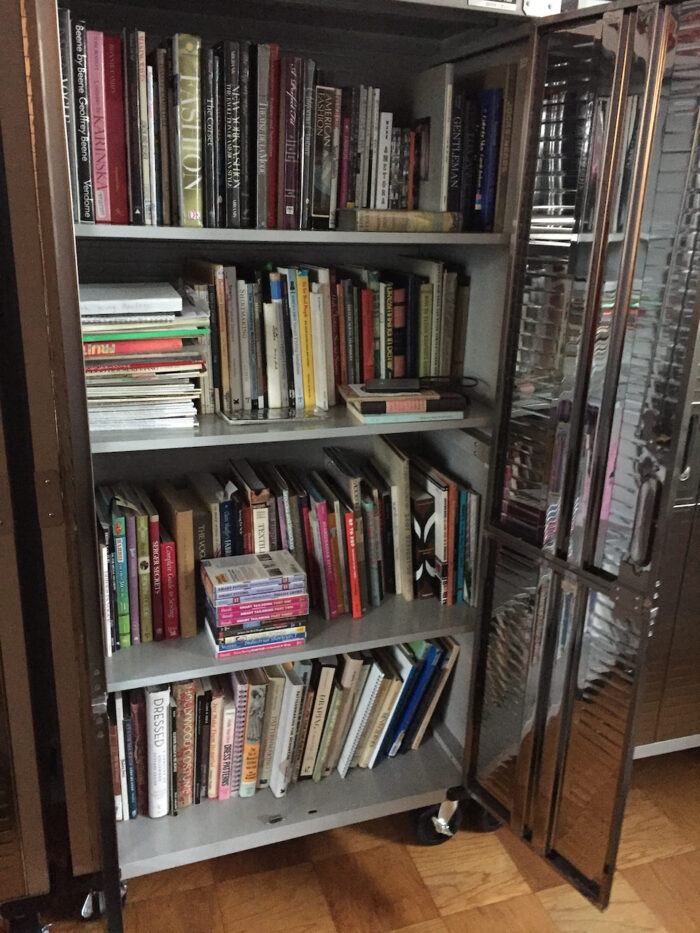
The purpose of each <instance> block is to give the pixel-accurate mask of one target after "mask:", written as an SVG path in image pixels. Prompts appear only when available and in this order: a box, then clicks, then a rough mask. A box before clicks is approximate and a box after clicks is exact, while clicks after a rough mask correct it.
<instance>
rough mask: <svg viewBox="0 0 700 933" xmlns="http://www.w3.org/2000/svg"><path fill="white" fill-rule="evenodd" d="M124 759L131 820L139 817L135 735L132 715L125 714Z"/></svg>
mask: <svg viewBox="0 0 700 933" xmlns="http://www.w3.org/2000/svg"><path fill="white" fill-rule="evenodd" d="M123 722H124V757H125V762H126V786H127V796H128V801H129V819H130V820H135V819H136V818H137V816H138V805H137V802H136V766H135V763H134V734H133V729H132V725H131V713H129V714H127V713H124V720H123Z"/></svg>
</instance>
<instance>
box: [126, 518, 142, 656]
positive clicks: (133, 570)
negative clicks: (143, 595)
mask: <svg viewBox="0 0 700 933" xmlns="http://www.w3.org/2000/svg"><path fill="white" fill-rule="evenodd" d="M126 563H127V577H128V589H129V627H130V629H131V644H132V645H136V644H138V643H139V642H140V641H141V624H140V617H139V559H138V551H137V545H136V518H135V517H134V516H133V515H127V516H126Z"/></svg>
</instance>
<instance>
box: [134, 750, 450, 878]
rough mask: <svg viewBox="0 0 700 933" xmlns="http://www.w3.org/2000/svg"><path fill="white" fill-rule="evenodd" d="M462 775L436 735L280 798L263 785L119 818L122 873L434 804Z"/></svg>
mask: <svg viewBox="0 0 700 933" xmlns="http://www.w3.org/2000/svg"><path fill="white" fill-rule="evenodd" d="M461 782H462V770H461V768H460V767H458V765H457V764H456V763H455V761H454V759H453V758H452V757H451V756H450V755H449V754H447V752H446V751H445V750H444V749H443V747H442V746H441V744H440V743H439V742H438V741H437V739H435V738H434V737H433V736H429V737H427V738H426V739H425V740H424V742H423V743H422V745H421V746H420V748H418V749H416V750H415V751H412V752H408V753H407V754H405V755H401V756H399V757H398V758H394V759H384V760H383V761H381V762H380V763H379V764H378V765H377V766H376V767H375V768H372V769H371V770H370V769H367V768H362V769H360V768H356V769H354V770H352V771H350V772H348V775H347V777H346V778H345V779H343V778H341V777H340V775H339V774H338V773H337V772H335V773H333V774H332V775H331V776H330V777H328V778H326V779H324V780H323V781H320V782H318V783H314V782H313V781H301V782H300V783H298V784H294V785H292V786H291V787H290V788H289V790H288V792H287V796H285V797H282V798H280V799H277V798H276V797H274V796H273V795H272V793H271V792H270V791H269V790H259V791H257V792H256V793H255V795H254V796H253V797H248V798H233V799H231V800H227V801H217V800H204V801H202V803H201V804H199V805H198V806H191V807H188V808H187V809H185V810H182V811H181V812H180V813H179V814H178V815H177V817H171V816H166V817H163V818H161V819H158V820H152V819H149V818H148V817H139V818H138V819H136V820H129V821H128V822H126V823H119V824H118V828H117V836H118V841H119V864H120V866H121V873H122V878H125V879H126V878H132V877H135V876H137V875H144V874H148V873H149V872H154V871H162V870H163V869H166V868H174V867H176V866H178V865H185V864H188V863H190V862H196V861H199V860H201V859H209V858H215V857H217V856H219V855H226V854H228V853H230V852H240V851H243V850H245V849H251V848H254V847H256V846H262V845H269V844H270V843H273V842H281V841H283V840H285V839H293V838H295V837H297V836H302V835H306V834H308V833H318V832H322V831H324V830H327V829H333V828H334V827H337V826H345V825H347V824H349V823H356V822H360V821H361V820H371V819H376V818H378V817H381V816H387V815H389V814H392V813H398V812H401V811H403V810H411V809H415V808H417V807H425V806H429V805H430V804H434V803H437V802H439V801H442V800H444V798H445V791H446V790H447V788H448V787H451V786H454V785H456V784H461Z"/></svg>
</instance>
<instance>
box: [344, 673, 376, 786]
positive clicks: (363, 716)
mask: <svg viewBox="0 0 700 933" xmlns="http://www.w3.org/2000/svg"><path fill="white" fill-rule="evenodd" d="M383 680H384V672H383V671H382V669H381V667H380V666H379V664H378V663H377V661H373V662H372V666H371V667H370V669H369V673H368V674H367V680H366V681H365V685H364V688H363V690H362V694H361V696H360V701H359V703H358V704H357V709H356V710H355V714H354V716H353V718H352V723H351V725H350V731H349V732H348V737H347V739H346V740H345V745H344V746H343V751H342V752H341V755H340V759H339V761H338V773H339V774H340V776H341V777H343V778H344V777H345V775H346V774H347V773H348V769H349V767H350V763H351V762H352V760H353V758H354V756H355V751H356V749H357V745H358V742H359V741H360V737H361V736H362V733H363V732H364V729H365V726H366V725H367V720H368V719H369V717H370V714H371V712H372V707H373V705H374V701H375V700H376V698H377V693H378V692H379V688H380V687H381V685H382V681H383Z"/></svg>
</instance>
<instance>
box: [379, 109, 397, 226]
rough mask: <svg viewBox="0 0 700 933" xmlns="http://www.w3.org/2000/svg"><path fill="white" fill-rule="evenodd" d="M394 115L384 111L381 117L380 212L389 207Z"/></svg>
mask: <svg viewBox="0 0 700 933" xmlns="http://www.w3.org/2000/svg"><path fill="white" fill-rule="evenodd" d="M393 122H394V115H393V114H392V113H387V112H386V111H382V113H381V114H380V115H379V142H378V152H377V180H376V188H377V195H376V203H375V207H376V208H378V209H379V210H386V209H387V208H388V207H389V169H390V166H391V129H392V125H393Z"/></svg>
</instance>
